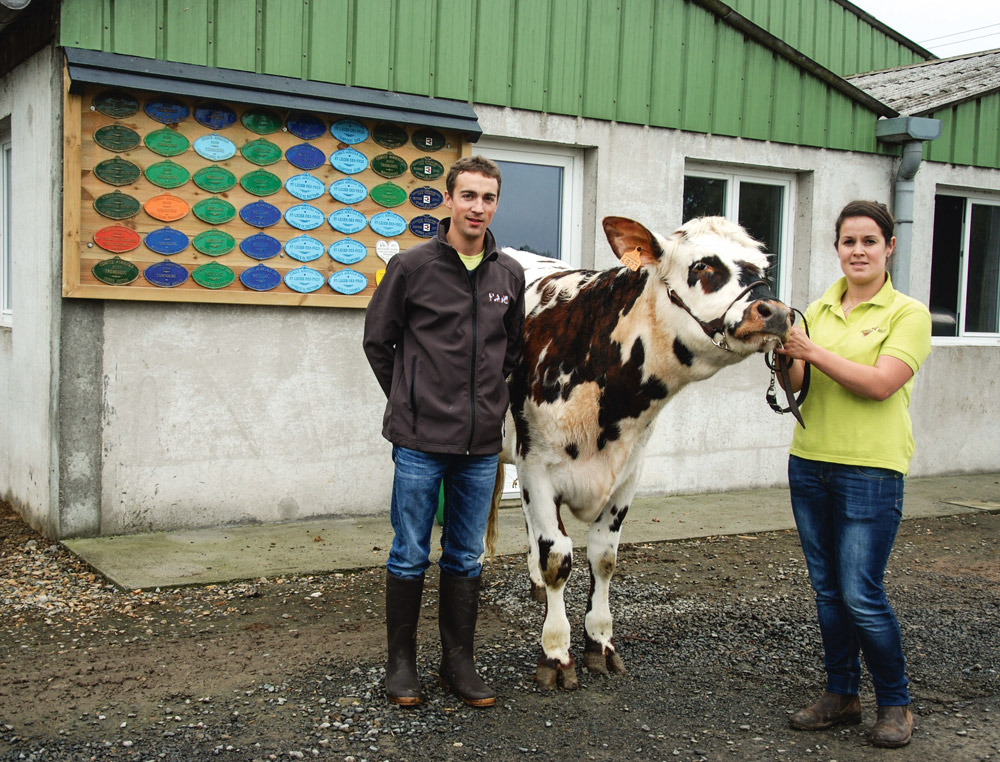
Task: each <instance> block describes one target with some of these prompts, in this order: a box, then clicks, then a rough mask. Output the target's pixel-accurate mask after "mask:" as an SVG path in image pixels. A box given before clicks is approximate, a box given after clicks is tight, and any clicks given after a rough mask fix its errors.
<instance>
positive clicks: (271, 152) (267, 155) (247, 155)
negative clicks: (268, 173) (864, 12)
mask: <svg viewBox="0 0 1000 762" xmlns="http://www.w3.org/2000/svg"><path fill="white" fill-rule="evenodd" d="M240 153H241V154H243V158H244V159H246V160H247V161H250V162H253V163H254V164H257V165H259V166H262V167H263V166H267V165H268V164H274V162H276V161H278V160H279V159H280V158H281V149H280V148H278V146H276V145H275V144H274V143H272V142H271V141H270V140H264V138H258V139H257V140H251V141H250V142H249V143H244V144H243V147H242V148H240Z"/></svg>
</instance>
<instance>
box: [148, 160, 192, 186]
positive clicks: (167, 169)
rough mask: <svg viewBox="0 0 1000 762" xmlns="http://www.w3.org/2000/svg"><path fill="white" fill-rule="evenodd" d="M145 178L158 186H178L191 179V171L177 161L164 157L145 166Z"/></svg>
mask: <svg viewBox="0 0 1000 762" xmlns="http://www.w3.org/2000/svg"><path fill="white" fill-rule="evenodd" d="M146 179H147V180H149V182H151V183H152V184H153V185H156V186H158V187H160V188H167V189H170V188H180V187H181V186H182V185H184V183H186V182H187V181H188V180H190V179H191V173H190V172H188V171H187V170H186V169H185V168H184V167H182V166H181V165H180V164H178V163H177V162H175V161H171V160H170V159H164V160H163V161H158V162H157V163H156V164H153V165H151V166H148V167H146Z"/></svg>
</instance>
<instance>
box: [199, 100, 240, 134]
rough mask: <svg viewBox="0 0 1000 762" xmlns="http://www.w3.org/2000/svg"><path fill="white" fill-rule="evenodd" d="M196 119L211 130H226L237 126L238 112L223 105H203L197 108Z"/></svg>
mask: <svg viewBox="0 0 1000 762" xmlns="http://www.w3.org/2000/svg"><path fill="white" fill-rule="evenodd" d="M194 119H195V121H196V122H198V124H203V125H205V126H206V127H208V128H209V129H210V130H224V129H226V127H232V126H233V125H234V124H236V112H235V111H233V110H232V109H231V108H229V106H226V105H225V104H223V103H202V104H201V105H199V106H196V107H195V109H194Z"/></svg>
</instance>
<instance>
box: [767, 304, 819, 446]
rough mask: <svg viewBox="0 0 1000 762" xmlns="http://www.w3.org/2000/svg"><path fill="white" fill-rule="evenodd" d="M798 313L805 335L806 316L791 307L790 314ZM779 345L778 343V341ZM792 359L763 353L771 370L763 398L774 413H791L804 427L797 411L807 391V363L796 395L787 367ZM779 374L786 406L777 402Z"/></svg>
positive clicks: (807, 331) (807, 329)
mask: <svg viewBox="0 0 1000 762" xmlns="http://www.w3.org/2000/svg"><path fill="white" fill-rule="evenodd" d="M796 313H798V314H799V315H800V316H801V317H802V328H803V329H804V330H805V332H806V336H808V335H809V324H808V323H806V316H805V315H803V314H802V313H801V312H799V311H798V310H797V309H795V308H794V307H793V308H792V316H793V318H794V316H795V314H796ZM779 346H781V345H780V343H779ZM792 362H794V360H790V359H789V358H788V357H786V356H785V355H782V354H778V353H777V352H775V351H774V350H771V352H769V353H767V354H765V355H764V364H765V365H767V367H768V368H769V369H770V370H771V383H770V385H769V386H768V387H767V393H766V394H765V395H764V399H766V400H767V404H768V406H769V407H770V408H771V410H773V411H774V412H775V413H782V414H783V413H791V414H792V415H793V416H795V420H797V421H798V422H799V425H800V426H802V428H803V429H804V428H805V427H806V424H805V421H803V420H802V413H800V412H799V406H800V405H801V404H802V403H803V402H804V401H805V399H806V395H807V394H808V393H809V375H810V374H809V368H810V366H809V363H804V364H805V368H804V370H803V374H802V386H801V387H800V389H799V394H798V397H796V396H795V393H794V392H793V391H792V378H791V375H790V374H789V369H790V368H791V366H792ZM779 373H780V374H781V386H782V388H784V390H785V396H786V398H787V399H788V407H781V406H780V405H779V404H778V394H777V391H778V390H777V384H776V383H775V382H776V378H777V374H779Z"/></svg>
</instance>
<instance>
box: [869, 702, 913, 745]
mask: <svg viewBox="0 0 1000 762" xmlns="http://www.w3.org/2000/svg"><path fill="white" fill-rule="evenodd" d="M911 735H913V713H912V712H911V711H910V707H908V706H880V707H879V708H878V719H876V720H875V727H873V728H872V732H871V742H872V746H882V747H884V748H886V749H898V748H899V747H900V746H906V744H908V743H909V742H910V736H911Z"/></svg>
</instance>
